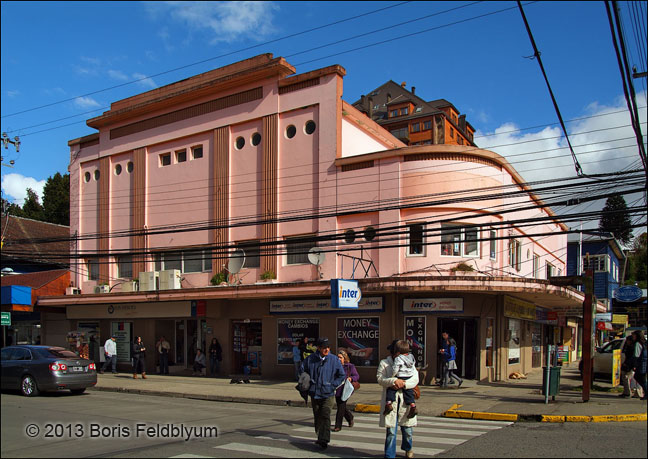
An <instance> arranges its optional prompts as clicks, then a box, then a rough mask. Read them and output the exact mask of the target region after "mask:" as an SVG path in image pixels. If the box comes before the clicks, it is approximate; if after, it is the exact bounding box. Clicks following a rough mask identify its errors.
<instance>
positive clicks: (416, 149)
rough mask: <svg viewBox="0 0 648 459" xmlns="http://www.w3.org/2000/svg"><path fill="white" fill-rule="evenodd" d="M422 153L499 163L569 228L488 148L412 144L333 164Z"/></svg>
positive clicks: (544, 207)
mask: <svg viewBox="0 0 648 459" xmlns="http://www.w3.org/2000/svg"><path fill="white" fill-rule="evenodd" d="M422 153H423V154H424V153H451V154H463V155H467V156H474V157H477V158H483V159H487V160H490V161H493V162H495V163H497V164H499V165H500V166H501V167H503V168H504V169H505V170H506V172H508V173H509V174H510V175H511V177H513V180H514V181H515V183H516V184H517V185H518V186H519V187H520V188H522V189H523V190H525V191H526V192H528V193H529V195H530V197H531V199H533V200H534V201H535V202H536V203H538V205H540V206H541V207H542V208H543V209H544V210H546V212H547V214H548V215H549V216H550V217H552V218H554V219H555V220H556V222H555V223H556V224H557V225H560V227H561V228H562V229H563V230H564V231H568V230H569V228H568V227H567V225H565V224H564V223H562V222H561V221H560V220H559V219H558V216H557V215H556V214H555V212H554V211H553V210H551V208H550V207H548V206H547V205H546V204H545V203H544V201H542V199H540V198H539V197H538V196H536V194H535V193H534V192H533V191H532V188H531V187H529V186H528V185H526V181H525V180H524V179H523V178H522V176H521V175H520V174H519V173H518V172H517V171H516V170H515V169H514V168H513V166H512V165H511V164H510V163H509V162H508V161H507V160H506V159H505V158H504V157H503V156H500V155H498V154H497V153H495V152H492V151H490V150H484V149H481V148H476V147H470V146H465V145H445V144H444V145H414V146H408V147H402V148H393V149H391V150H384V151H378V152H374V153H366V154H363V155H357V156H350V157H346V158H338V159H336V160H335V165H336V166H346V165H348V164H355V163H362V162H365V161H374V160H380V159H386V158H393V157H395V156H403V157H404V156H410V155H420V154H422Z"/></svg>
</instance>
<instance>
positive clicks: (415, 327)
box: [405, 316, 425, 368]
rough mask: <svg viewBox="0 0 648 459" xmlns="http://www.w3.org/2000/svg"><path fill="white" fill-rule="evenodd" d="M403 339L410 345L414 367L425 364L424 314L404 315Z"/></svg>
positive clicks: (420, 366)
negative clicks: (414, 362)
mask: <svg viewBox="0 0 648 459" xmlns="http://www.w3.org/2000/svg"><path fill="white" fill-rule="evenodd" d="M405 339H406V340H407V342H408V343H409V345H410V350H411V352H412V356H413V357H414V359H415V361H416V367H417V368H422V367H424V366H425V316H416V317H405Z"/></svg>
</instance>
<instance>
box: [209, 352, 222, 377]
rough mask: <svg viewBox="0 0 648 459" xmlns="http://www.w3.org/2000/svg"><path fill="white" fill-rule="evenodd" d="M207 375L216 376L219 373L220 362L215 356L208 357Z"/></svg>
mask: <svg viewBox="0 0 648 459" xmlns="http://www.w3.org/2000/svg"><path fill="white" fill-rule="evenodd" d="M209 373H210V374H211V375H212V376H216V375H217V374H218V373H220V360H218V359H217V358H216V357H215V356H212V357H209Z"/></svg>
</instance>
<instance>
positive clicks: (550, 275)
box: [547, 263, 556, 280]
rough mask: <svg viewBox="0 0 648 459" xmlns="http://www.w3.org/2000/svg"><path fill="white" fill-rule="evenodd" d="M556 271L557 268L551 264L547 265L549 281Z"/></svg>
mask: <svg viewBox="0 0 648 459" xmlns="http://www.w3.org/2000/svg"><path fill="white" fill-rule="evenodd" d="M555 271H556V267H555V266H554V265H552V264H551V263H547V280H548V279H549V278H550V277H553V275H554V272H555Z"/></svg>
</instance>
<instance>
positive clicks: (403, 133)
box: [390, 127, 408, 139]
mask: <svg viewBox="0 0 648 459" xmlns="http://www.w3.org/2000/svg"><path fill="white" fill-rule="evenodd" d="M390 132H391V135H393V136H394V137H396V138H397V139H406V138H407V137H408V132H407V128H406V127H404V128H400V129H393V130H391V131H390Z"/></svg>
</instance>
